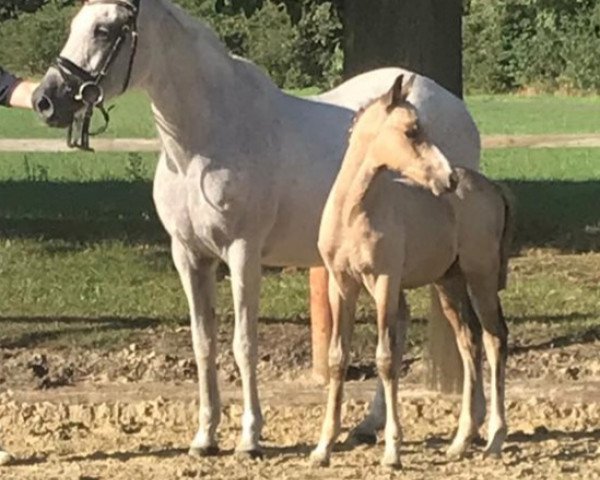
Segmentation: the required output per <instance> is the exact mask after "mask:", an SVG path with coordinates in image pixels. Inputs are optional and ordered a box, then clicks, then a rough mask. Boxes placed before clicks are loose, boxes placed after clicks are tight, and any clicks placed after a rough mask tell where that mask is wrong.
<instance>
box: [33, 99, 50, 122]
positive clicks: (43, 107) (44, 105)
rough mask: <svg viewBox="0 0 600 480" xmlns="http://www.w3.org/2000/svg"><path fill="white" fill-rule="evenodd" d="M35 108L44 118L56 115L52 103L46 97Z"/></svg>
mask: <svg viewBox="0 0 600 480" xmlns="http://www.w3.org/2000/svg"><path fill="white" fill-rule="evenodd" d="M35 108H36V110H37V111H38V112H39V113H40V115H42V116H43V117H44V118H50V117H51V116H52V115H53V114H54V106H53V105H52V101H51V100H50V99H49V98H48V97H46V96H45V95H44V96H42V97H41V98H40V99H39V100H38V101H37V102H36V104H35Z"/></svg>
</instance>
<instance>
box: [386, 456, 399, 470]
mask: <svg viewBox="0 0 600 480" xmlns="http://www.w3.org/2000/svg"><path fill="white" fill-rule="evenodd" d="M381 466H382V467H386V468H391V469H392V470H402V462H401V461H400V457H399V455H398V454H397V453H394V454H393V455H384V456H383V458H382V459H381Z"/></svg>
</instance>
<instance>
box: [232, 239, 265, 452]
mask: <svg viewBox="0 0 600 480" xmlns="http://www.w3.org/2000/svg"><path fill="white" fill-rule="evenodd" d="M259 252H260V249H259V248H256V247H255V246H253V245H249V244H248V243H247V242H245V241H238V242H235V243H234V244H233V245H232V246H231V247H230V248H229V251H228V255H227V256H228V263H229V270H230V273H231V289H232V294H233V305H234V311H235V332H234V338H233V355H234V357H235V361H236V364H237V366H238V368H239V370H240V375H241V377H242V389H243V397H244V413H243V416H242V436H241V439H240V442H239V444H238V446H237V449H236V450H237V452H238V453H241V454H245V455H248V456H250V457H257V456H260V455H261V454H262V452H261V448H260V445H259V440H260V433H261V430H262V427H263V417H262V413H261V409H260V402H259V399H258V387H257V384H256V364H257V359H258V333H257V323H258V303H259V295H260V277H261V263H260V253H259Z"/></svg>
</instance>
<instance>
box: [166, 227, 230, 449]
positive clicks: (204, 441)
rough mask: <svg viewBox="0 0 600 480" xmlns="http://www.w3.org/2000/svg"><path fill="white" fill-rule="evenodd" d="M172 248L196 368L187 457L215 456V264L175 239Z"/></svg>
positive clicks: (218, 410)
mask: <svg viewBox="0 0 600 480" xmlns="http://www.w3.org/2000/svg"><path fill="white" fill-rule="evenodd" d="M171 249H172V254H173V261H174V263H175V267H176V268H177V271H178V273H179V277H180V279H181V284H182V285H183V289H184V291H185V294H186V297H187V300H188V303H189V308H190V318H191V331H192V343H193V346H194V356H195V358H196V365H197V367H198V388H199V394H200V411H199V415H198V416H199V428H198V432H197V433H196V436H195V437H194V440H193V441H192V444H191V446H190V455H194V456H206V455H214V454H216V453H217V452H218V446H217V439H216V431H217V426H218V425H219V421H220V418H221V404H220V400H219V389H218V384H217V367H216V355H217V351H216V350H217V321H216V318H215V308H214V306H215V267H216V262H215V260H213V259H207V258H198V257H196V256H194V255H193V254H192V253H191V252H190V251H189V250H187V249H186V248H185V246H184V245H182V244H181V243H180V242H179V241H178V240H177V239H173V241H172V245H171Z"/></svg>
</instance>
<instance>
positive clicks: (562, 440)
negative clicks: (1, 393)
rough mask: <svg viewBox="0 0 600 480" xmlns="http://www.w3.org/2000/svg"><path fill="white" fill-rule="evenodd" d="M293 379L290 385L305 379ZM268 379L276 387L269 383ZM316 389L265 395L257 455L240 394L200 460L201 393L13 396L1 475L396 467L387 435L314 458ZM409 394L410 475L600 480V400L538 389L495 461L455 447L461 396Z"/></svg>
mask: <svg viewBox="0 0 600 480" xmlns="http://www.w3.org/2000/svg"><path fill="white" fill-rule="evenodd" d="M287 388H290V390H288V391H287V394H289V395H291V394H292V393H293V392H294V390H297V387H293V386H289V385H288V387H287ZM168 390H170V388H169V389H168ZM264 390H266V391H269V390H270V386H266V388H265V389H264ZM276 390H277V389H276ZM369 390H370V389H369ZM358 392H360V389H357V388H356V385H353V386H352V388H350V392H349V396H350V397H352V399H351V400H349V401H347V402H346V403H345V404H344V425H345V426H346V427H350V426H351V425H352V424H354V423H355V422H356V421H358V419H359V418H361V417H362V415H363V414H364V412H365V410H366V403H365V401H364V400H356V399H354V397H355V395H356V394H357V393H358ZM276 393H277V395H276V396H277V398H279V399H282V393H285V389H283V390H282V388H281V386H280V387H279V390H278V391H277V392H276ZM317 396H319V397H320V396H321V395H317ZM359 396H360V395H359ZM5 397H6V396H5ZM283 398H285V397H283ZM288 398H293V397H288ZM230 400H231V399H230ZM314 400H315V399H314V398H313V399H310V398H304V399H303V402H304V404H303V405H292V406H283V405H281V403H282V402H281V401H278V402H277V401H276V402H274V404H273V405H271V404H270V402H268V401H267V402H265V404H266V406H265V408H264V410H265V417H266V421H267V424H266V425H267V426H266V428H265V431H264V445H265V447H266V451H265V458H264V459H263V460H259V461H250V460H240V459H239V458H237V457H235V456H234V455H233V454H232V450H233V448H234V446H235V441H236V437H237V435H238V432H239V420H240V414H241V411H240V407H239V406H238V403H237V402H233V403H231V401H229V400H227V401H226V403H227V405H226V406H225V407H224V409H223V421H222V424H221V428H220V437H221V447H222V449H223V452H222V454H221V455H220V456H218V457H214V458H206V459H195V458H190V457H188V456H187V455H186V446H187V442H188V440H189V439H190V438H191V437H192V436H193V434H194V425H195V423H196V420H197V405H196V402H195V401H194V400H188V399H179V400H178V399H171V398H164V397H156V398H155V399H153V400H142V401H134V400H131V399H128V398H126V399H125V400H124V401H114V400H113V401H111V402H102V403H83V404H82V403H69V402H65V401H60V402H58V403H54V402H35V403H27V402H22V401H15V400H14V399H11V398H3V402H2V407H1V408H0V419H1V420H0V426H2V429H3V431H4V432H5V433H4V436H5V443H6V446H7V447H8V448H10V449H11V450H12V451H13V452H14V453H15V454H16V455H17V456H18V458H19V460H18V462H17V464H16V465H12V466H10V467H4V468H2V470H1V475H2V478H3V479H32V480H33V479H44V480H47V479H52V478H56V479H61V480H62V479H71V478H72V479H80V480H81V479H85V478H87V479H92V478H96V479H114V478H127V479H154V478H157V479H163V478H181V479H184V478H215V479H219V478H227V479H237V478H240V479H242V478H292V479H296V478H297V479H301V478H302V479H313V478H314V479H317V478H323V479H325V478H375V479H379V478H381V479H383V478H390V473H389V472H388V471H387V470H385V469H383V468H382V467H380V466H379V459H380V457H381V455H382V445H381V444H379V445H375V446H372V447H356V448H349V447H347V446H346V445H344V444H339V445H338V448H337V451H336V452H335V454H334V456H333V461H332V466H331V467H329V468H327V469H315V468H312V467H310V466H309V465H308V462H307V455H308V453H309V451H310V449H311V447H312V446H313V445H314V443H315V441H316V438H317V434H318V426H319V424H320V422H321V418H322V415H323V408H322V406H321V402H315V401H314ZM401 403H402V411H403V424H404V434H405V441H404V446H403V452H402V453H403V464H404V470H403V472H402V473H401V476H402V478H409V479H413V478H414V479H417V478H424V477H427V478H443V477H447V476H449V475H451V476H453V477H456V478H485V477H487V478H545V479H546V478H566V477H567V476H572V477H576V478H589V479H593V478H598V475H600V457H599V455H600V450H599V446H598V444H599V442H598V441H599V440H600V428H599V425H600V403H598V402H593V403H588V404H585V405H584V404H573V403H570V402H560V401H554V400H551V399H549V398H535V397H533V398H530V399H528V400H510V401H509V403H508V415H509V418H510V419H511V425H512V428H511V434H510V436H509V438H508V440H507V442H506V445H505V449H504V455H503V458H502V459H501V460H489V459H487V460H484V459H483V458H482V453H481V452H482V448H481V446H480V445H476V446H474V447H473V448H472V450H471V451H470V452H469V454H468V456H467V458H465V459H464V460H462V461H459V462H452V461H449V460H447V459H446V457H445V456H444V449H445V448H446V447H447V446H448V439H449V437H450V435H451V434H452V431H453V428H454V426H455V422H456V414H457V410H458V404H457V402H456V401H454V400H447V399H442V398H440V397H438V396H431V395H425V396H424V397H420V396H419V397H415V396H408V397H403V398H402V402H401ZM343 438H344V435H342V440H343Z"/></svg>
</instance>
